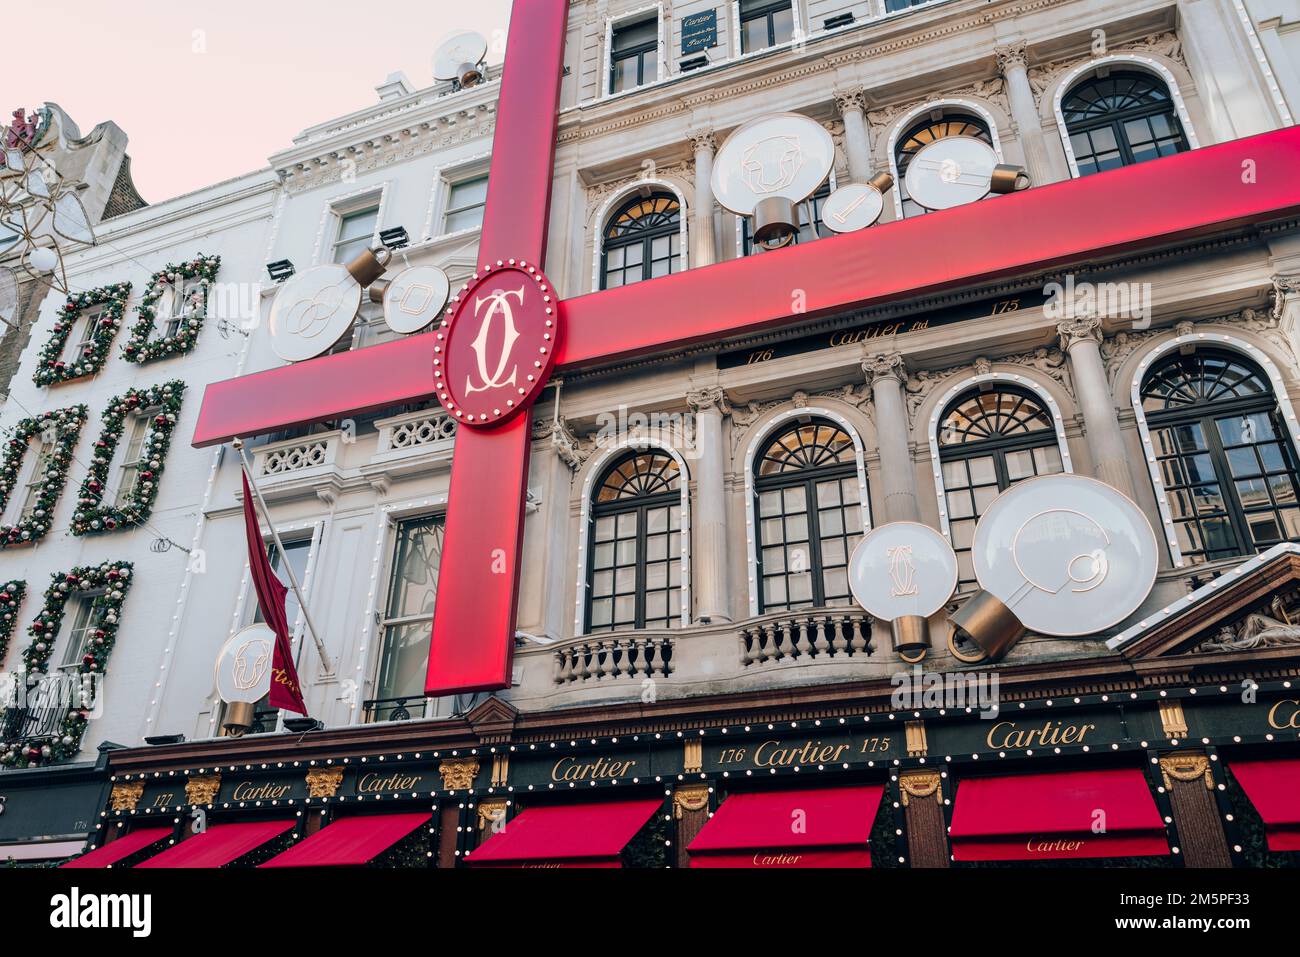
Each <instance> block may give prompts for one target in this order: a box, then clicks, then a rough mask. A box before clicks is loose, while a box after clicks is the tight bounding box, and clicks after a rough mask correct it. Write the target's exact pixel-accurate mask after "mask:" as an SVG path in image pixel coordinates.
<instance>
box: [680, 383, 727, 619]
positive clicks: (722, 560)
mask: <svg viewBox="0 0 1300 957" xmlns="http://www.w3.org/2000/svg"><path fill="white" fill-rule="evenodd" d="M686 402H687V404H688V405H689V406H690V408H691V412H692V413H694V415H695V448H694V458H693V459H692V463H691V464H692V469H693V471H694V478H695V501H694V502H693V504H692V505H691V525H692V526H693V527H694V529H695V536H694V540H695V548H694V554H693V555H692V556H691V563H692V565H693V566H694V567H693V568H692V569H691V570H690V576H691V582H692V586H693V587H692V591H694V593H695V595H694V599H695V608H696V612H695V618H696V620H698V621H701V622H719V621H731V603H730V600H729V592H728V588H727V582H728V564H727V494H726V488H725V485H724V481H725V480H724V475H725V473H726V446H725V445H724V444H723V441H722V417H723V416H724V415H727V414H729V413H730V411H731V409H730V407H729V406H728V405H727V397H726V394H725V393H724V392H723V391H722V389H721V388H719V387H717V386H712V387H709V388H705V389H695V390H692V391H690V392H688V393H686Z"/></svg>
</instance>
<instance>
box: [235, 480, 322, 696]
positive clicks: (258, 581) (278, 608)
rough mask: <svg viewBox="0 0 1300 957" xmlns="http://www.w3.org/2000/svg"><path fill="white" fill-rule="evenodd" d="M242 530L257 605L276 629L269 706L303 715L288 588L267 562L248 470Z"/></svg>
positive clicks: (268, 623)
mask: <svg viewBox="0 0 1300 957" xmlns="http://www.w3.org/2000/svg"><path fill="white" fill-rule="evenodd" d="M244 531H245V533H246V535H247V538H248V568H249V571H251V572H252V574H253V587H254V588H256V589H257V606H258V607H259V608H261V609H262V619H263V620H264V621H265V622H266V623H267V625H268V626H270V628H271V630H272V631H274V632H275V655H274V656H273V657H272V659H271V697H270V701H271V707H273V708H285V709H286V710H288V711H296V712H297V713H298V714H301V715H306V714H307V705H306V704H305V703H304V702H303V700H302V688H301V686H299V684H298V669H297V668H295V667H294V664H293V645H292V644H291V643H290V641H289V622H288V620H287V619H286V617H285V613H284V598H285V595H287V594H288V589H287V588H285V587H284V585H283V584H282V583H281V582H280V579H279V578H278V577H276V574H275V572H274V571H272V570H271V563H270V562H269V561H267V558H266V546H265V545H264V544H263V543H262V531H261V529H260V528H258V525H257V510H256V509H255V508H254V507H253V490H252V489H251V488H249V487H248V473H247V472H245V473H244Z"/></svg>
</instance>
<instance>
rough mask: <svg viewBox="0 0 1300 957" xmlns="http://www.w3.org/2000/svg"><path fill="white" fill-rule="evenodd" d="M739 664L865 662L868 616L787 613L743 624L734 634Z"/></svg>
mask: <svg viewBox="0 0 1300 957" xmlns="http://www.w3.org/2000/svg"><path fill="white" fill-rule="evenodd" d="M737 639H738V640H739V643H740V663H741V666H742V667H744V668H754V667H757V666H761V665H767V664H774V663H785V662H796V661H798V662H803V661H829V660H832V659H848V658H858V659H862V658H866V657H869V656H870V655H871V654H872V652H873V651H874V649H873V647H872V644H871V616H870V615H868V614H867V613H866V612H864V611H860V610H858V609H844V610H842V611H838V610H833V609H832V610H827V609H822V610H816V611H809V612H791V613H789V614H785V615H780V616H775V617H771V618H767V619H766V620H762V621H753V622H748V623H743V624H742V625H741V627H740V630H739V631H738V632H737Z"/></svg>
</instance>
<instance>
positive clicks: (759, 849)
mask: <svg viewBox="0 0 1300 957" xmlns="http://www.w3.org/2000/svg"><path fill="white" fill-rule="evenodd" d="M882 793H884V787H883V786H882V785H879V784H868V785H858V786H853V787H827V788H803V789H799V790H793V791H768V792H755V793H746V794H733V795H731V796H730V797H728V798H727V799H726V800H725V801H723V802H722V806H721V807H719V808H718V811H717V813H716V814H714V815H713V817H712V818H710V819H709V821H708V823H707V824H705V825H704V827H703V828H702V829H701V830H700V833H699V834H697V835H696V837H695V840H693V841H692V842H691V843H690V846H689V847H688V848H687V851H688V852H689V853H690V855H691V867H746V868H747V867H870V866H871V849H870V847H869V846H868V841H869V840H870V838H871V827H872V824H873V823H874V822H875V819H876V811H877V809H878V808H879V806H880V796H881V794H882Z"/></svg>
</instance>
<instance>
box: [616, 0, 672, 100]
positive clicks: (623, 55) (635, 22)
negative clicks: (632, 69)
mask: <svg viewBox="0 0 1300 957" xmlns="http://www.w3.org/2000/svg"><path fill="white" fill-rule="evenodd" d="M646 24H654V27H655V29H654V34H653V35H652V36H651V38H650V39H649V40H645V41H642V42H641V43H638V44H636V45H635V46H630V47H627V48H626V49H622V50H620V49H619V47H618V35H619V32H620V31H623V30H629V31H630V30H635V29H637V28H638V27H644V26H645V25H646ZM647 53H653V54H654V55H655V58H654V69H655V75H654V76H652V77H647V76H646V75H645V71H646V59H645V55H646V54H647ZM633 57H635V58H636V61H637V64H636V83H635V84H633V85H632V86H627V87H624V88H623V89H621V90H616V89H615V88H614V84H615V82H616V81H617V79H618V77H619V64H620V63H621V62H622V61H623V60H630V59H632V58H633ZM657 79H659V17H658V16H657V15H651V16H647V17H641V18H638V19H630V20H627V21H624V22H622V23H615V24H613V25H612V26H611V27H610V31H609V83H608V87H607V89H608V90H609V95H610V96H613V95H614V94H616V93H626V92H627V91H628V90H635V89H637V88H639V87H642V86H645V85H646V84H647V83H650V82H653V81H654V80H657Z"/></svg>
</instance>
